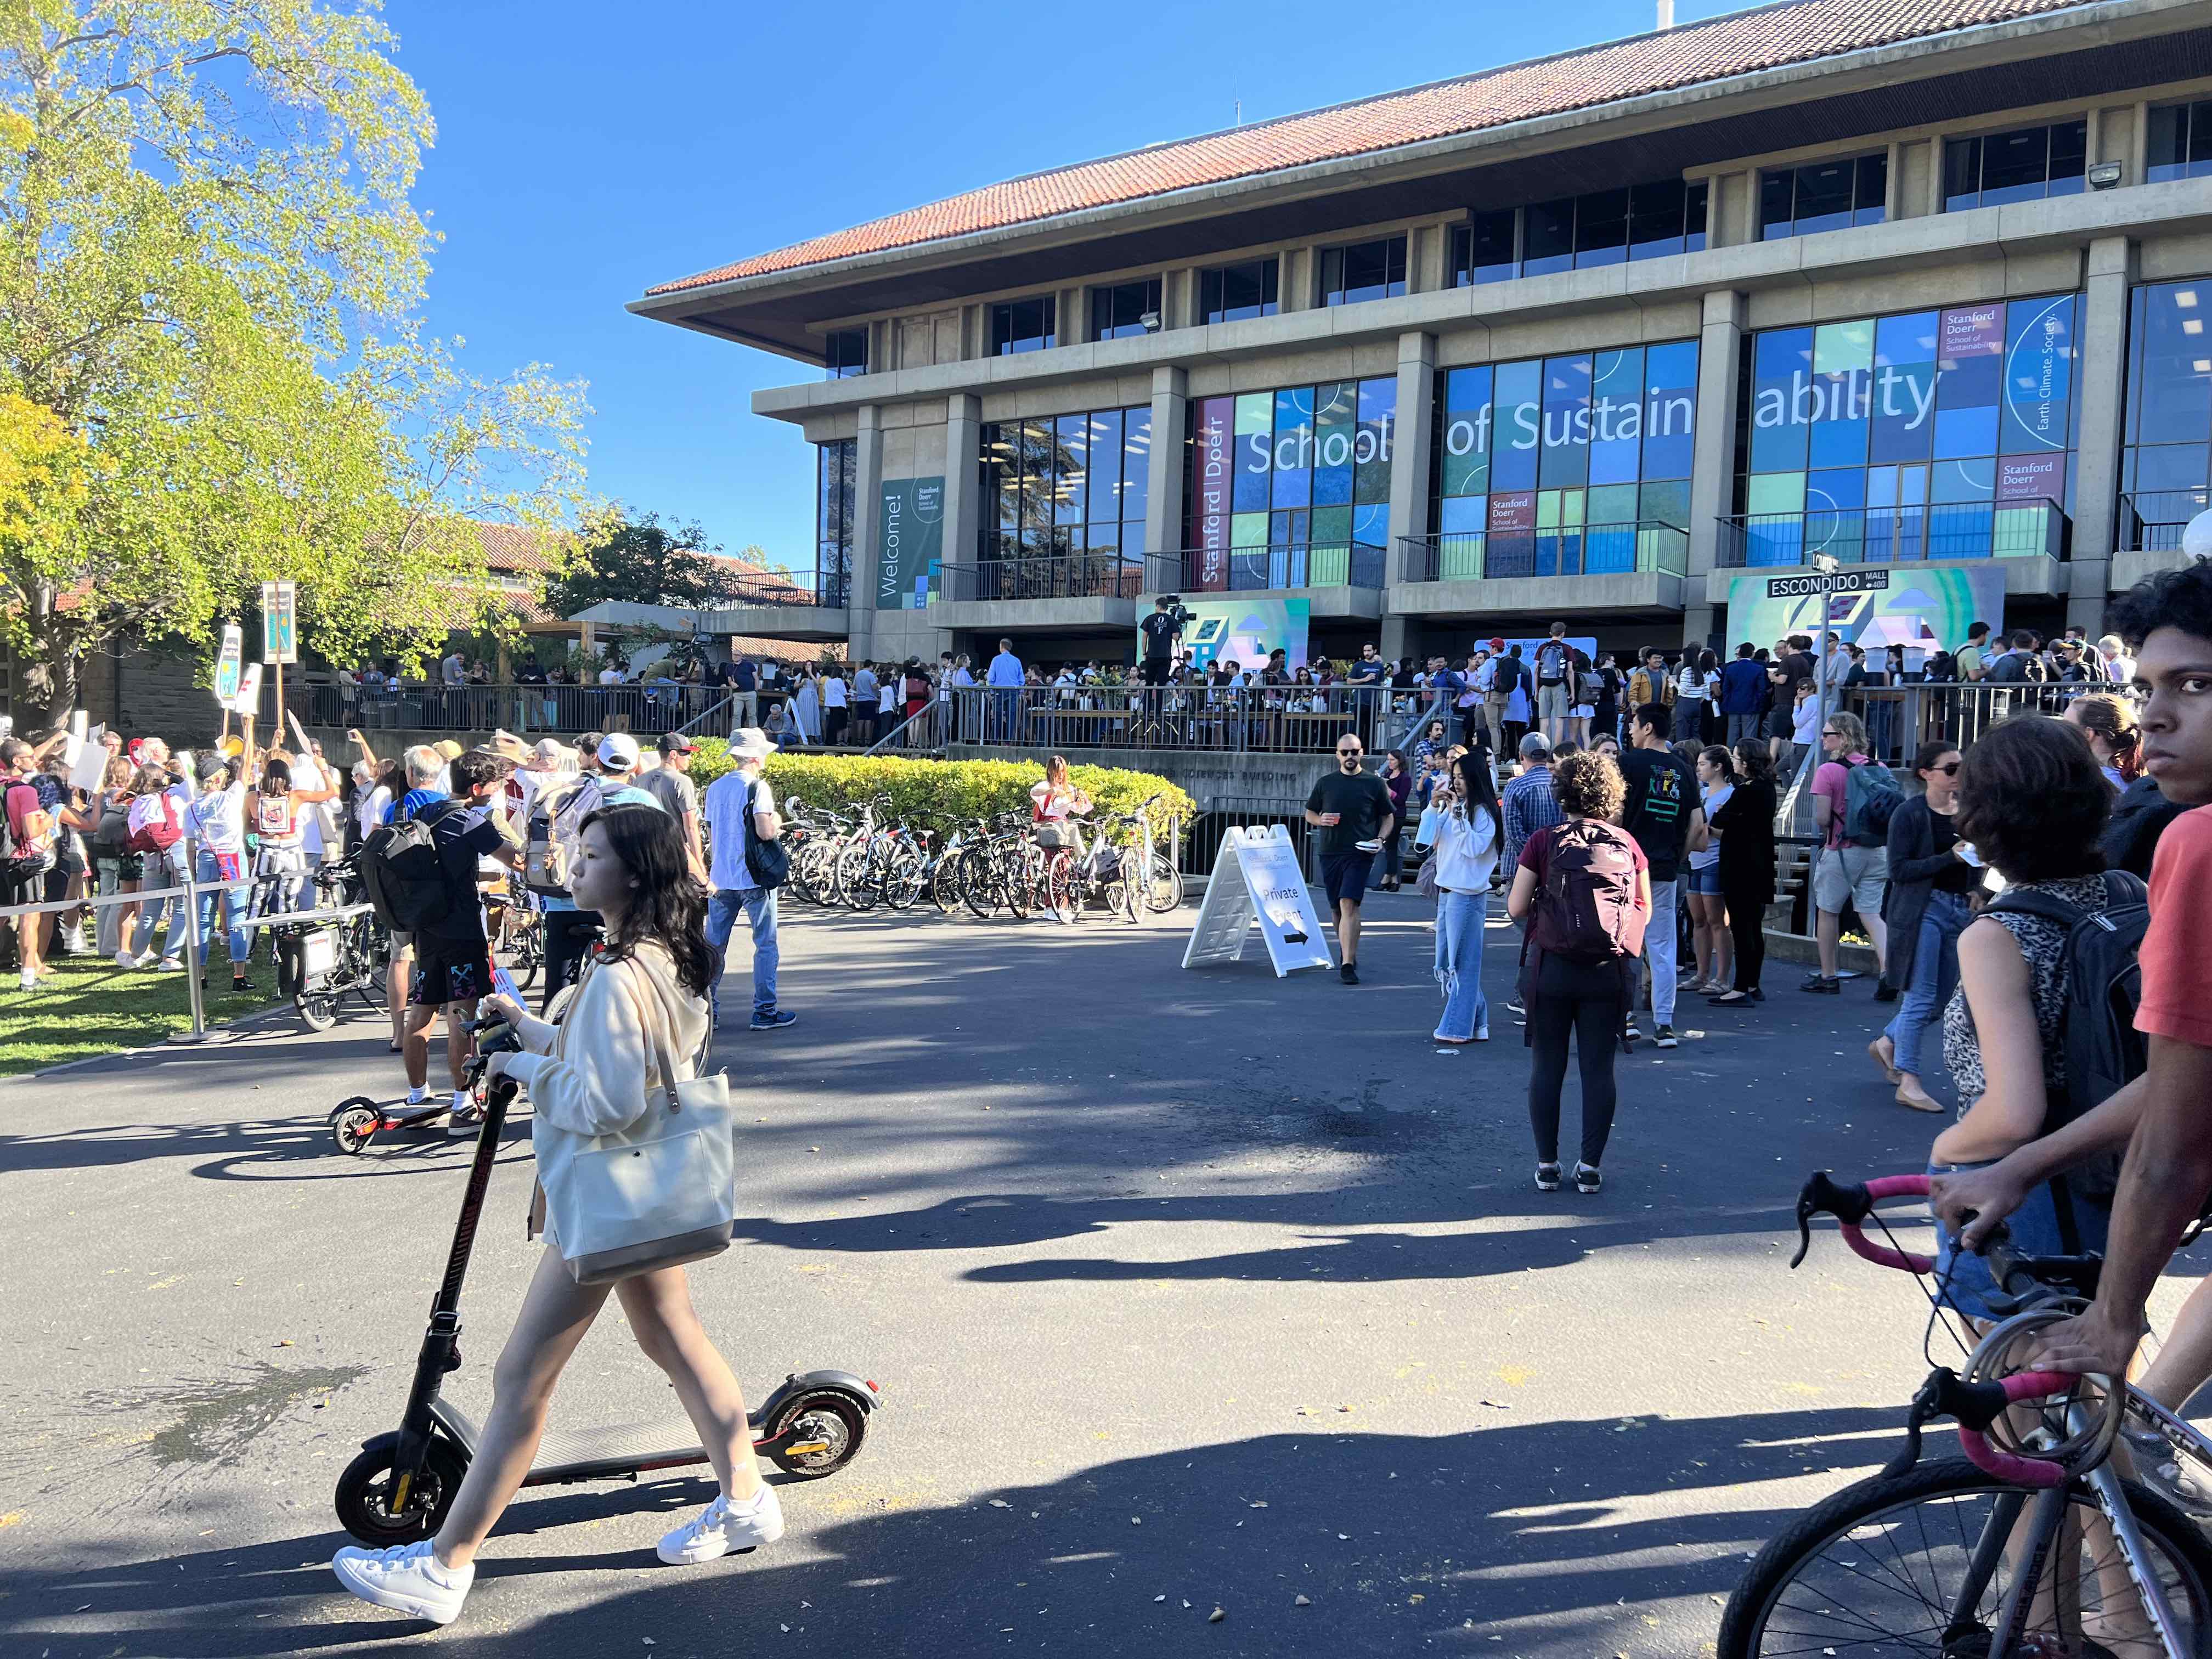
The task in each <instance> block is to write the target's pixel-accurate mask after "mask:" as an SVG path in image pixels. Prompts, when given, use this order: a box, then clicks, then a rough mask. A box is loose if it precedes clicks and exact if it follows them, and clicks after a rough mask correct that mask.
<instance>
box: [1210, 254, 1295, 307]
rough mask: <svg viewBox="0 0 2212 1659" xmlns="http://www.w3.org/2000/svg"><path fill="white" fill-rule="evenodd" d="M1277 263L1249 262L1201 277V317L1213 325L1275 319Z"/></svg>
mask: <svg viewBox="0 0 2212 1659" xmlns="http://www.w3.org/2000/svg"><path fill="white" fill-rule="evenodd" d="M1276 270H1277V264H1276V261H1274V260H1273V259H1272V258H1268V259H1247V260H1244V261H1243V263H1242V264H1233V265H1217V266H1215V267H1214V268H1213V269H1212V270H1201V271H1200V272H1199V273H1198V293H1199V301H1198V308H1199V314H1200V315H1201V316H1202V317H1204V318H1205V319H1206V321H1207V322H1209V323H1235V322H1242V321H1243V319H1246V318H1248V317H1272V316H1273V315H1274V314H1275V311H1276V303H1275V301H1276V295H1275V282H1276Z"/></svg>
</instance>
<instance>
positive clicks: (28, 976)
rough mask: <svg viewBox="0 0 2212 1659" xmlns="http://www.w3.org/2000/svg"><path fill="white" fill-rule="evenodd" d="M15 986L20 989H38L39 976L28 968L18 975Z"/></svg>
mask: <svg viewBox="0 0 2212 1659" xmlns="http://www.w3.org/2000/svg"><path fill="white" fill-rule="evenodd" d="M15 988H16V989H17V990H19V991H35V990H37V989H38V988H39V976H38V975H36V974H34V973H33V972H32V971H31V970H30V969H27V968H26V969H23V971H22V972H21V974H20V975H17V976H16V981H15Z"/></svg>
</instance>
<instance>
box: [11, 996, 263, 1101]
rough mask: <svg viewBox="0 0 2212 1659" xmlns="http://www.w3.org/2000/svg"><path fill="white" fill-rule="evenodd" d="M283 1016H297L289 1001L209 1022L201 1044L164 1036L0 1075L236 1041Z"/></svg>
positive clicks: (25, 1076)
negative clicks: (135, 1045)
mask: <svg viewBox="0 0 2212 1659" xmlns="http://www.w3.org/2000/svg"><path fill="white" fill-rule="evenodd" d="M280 1017H281V1018H286V1019H294V1018H297V1017H298V1016H297V1015H296V1014H295V1012H293V1008H292V1005H291V1004H290V1003H289V1002H284V1003H278V1004H276V1005H275V1006H270V1007H267V1008H260V1009H256V1010H255V1011H254V1012H252V1013H250V1014H241V1015H240V1016H239V1017H238V1018H236V1019H234V1020H229V1021H227V1022H226V1023H224V1024H221V1025H211V1026H210V1027H209V1028H208V1031H207V1036H206V1037H205V1038H204V1040H203V1042H202V1043H200V1044H198V1045H193V1044H186V1043H176V1042H170V1041H168V1040H167V1038H166V1037H165V1038H163V1039H162V1040H161V1041H160V1042H150V1043H148V1044H147V1045H146V1046H145V1047H144V1048H112V1049H110V1050H109V1051H108V1052H107V1053H106V1054H81V1055H79V1056H78V1057H77V1058H76V1059H75V1060H64V1061H62V1063H61V1064H60V1065H58V1066H46V1067H45V1068H44V1069H42V1070H40V1071H36V1072H11V1073H9V1074H8V1075H7V1076H5V1077H0V1085H4V1084H9V1083H35V1082H37V1081H38V1080H39V1079H42V1078H50V1077H59V1076H60V1075H61V1074H62V1073H64V1072H74V1071H76V1070H78V1069H79V1068H81V1067H82V1066H103V1065H105V1064H106V1063H107V1062H108V1061H109V1060H125V1059H136V1058H137V1057H139V1056H140V1055H143V1054H167V1053H170V1052H173V1051H174V1050H176V1049H179V1048H188V1047H194V1046H200V1047H204V1046H206V1045H208V1044H216V1045H221V1044H226V1043H231V1042H237V1041H238V1040H239V1039H240V1037H243V1036H248V1035H250V1034H251V1033H252V1032H253V1031H254V1030H257V1029H258V1028H259V1027H261V1026H263V1025H266V1024H270V1023H272V1022H273V1021H275V1020H276V1019H277V1018H280Z"/></svg>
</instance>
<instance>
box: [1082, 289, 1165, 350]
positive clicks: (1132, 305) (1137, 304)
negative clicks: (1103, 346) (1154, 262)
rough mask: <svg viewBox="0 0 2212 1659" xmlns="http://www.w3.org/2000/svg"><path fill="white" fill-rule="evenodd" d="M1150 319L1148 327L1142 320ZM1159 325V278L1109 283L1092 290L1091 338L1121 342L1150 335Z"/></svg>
mask: <svg viewBox="0 0 2212 1659" xmlns="http://www.w3.org/2000/svg"><path fill="white" fill-rule="evenodd" d="M1147 316H1149V317H1150V318H1151V319H1152V324H1151V325H1150V327H1147V326H1146V322H1145V319H1146V317H1147ZM1159 325H1160V279H1159V278H1158V277H1157V276H1147V277H1146V278H1145V279H1144V280H1143V281H1141V282H1135V283H1109V284H1108V285H1107V286H1105V287H1103V288H1094V289H1091V338H1092V339H1094V340H1121V339H1126V338H1127V337H1129V336H1131V335H1133V334H1146V333H1150V332H1151V331H1152V329H1155V328H1158V326H1159Z"/></svg>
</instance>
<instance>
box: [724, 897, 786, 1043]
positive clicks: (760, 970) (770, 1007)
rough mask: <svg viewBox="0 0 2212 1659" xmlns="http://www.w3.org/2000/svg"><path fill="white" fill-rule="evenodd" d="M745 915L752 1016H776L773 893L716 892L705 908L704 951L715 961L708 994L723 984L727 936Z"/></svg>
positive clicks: (727, 946)
mask: <svg viewBox="0 0 2212 1659" xmlns="http://www.w3.org/2000/svg"><path fill="white" fill-rule="evenodd" d="M741 909H742V910H743V911H744V913H745V920H746V921H748V922H750V924H751V927H752V930H753V1012H754V1014H755V1015H760V1014H772V1013H774V1012H775V965H776V963H777V960H778V956H777V951H776V945H775V889H774V888H760V887H725V888H721V889H720V890H717V891H716V892H715V894H714V897H713V898H712V899H710V900H709V901H708V904H707V949H708V953H709V954H710V955H712V956H713V957H714V983H713V985H712V986H710V987H708V988H709V990H710V992H714V991H719V990H720V987H721V983H722V959H723V957H725V956H726V955H727V954H728V953H729V949H730V935H731V933H733V932H734V931H736V928H737V925H738V911H739V910H741ZM720 1006H721V1005H720V998H719V996H718V997H717V998H716V1000H715V1011H716V1012H717V1013H718V1014H719V1013H720Z"/></svg>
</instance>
